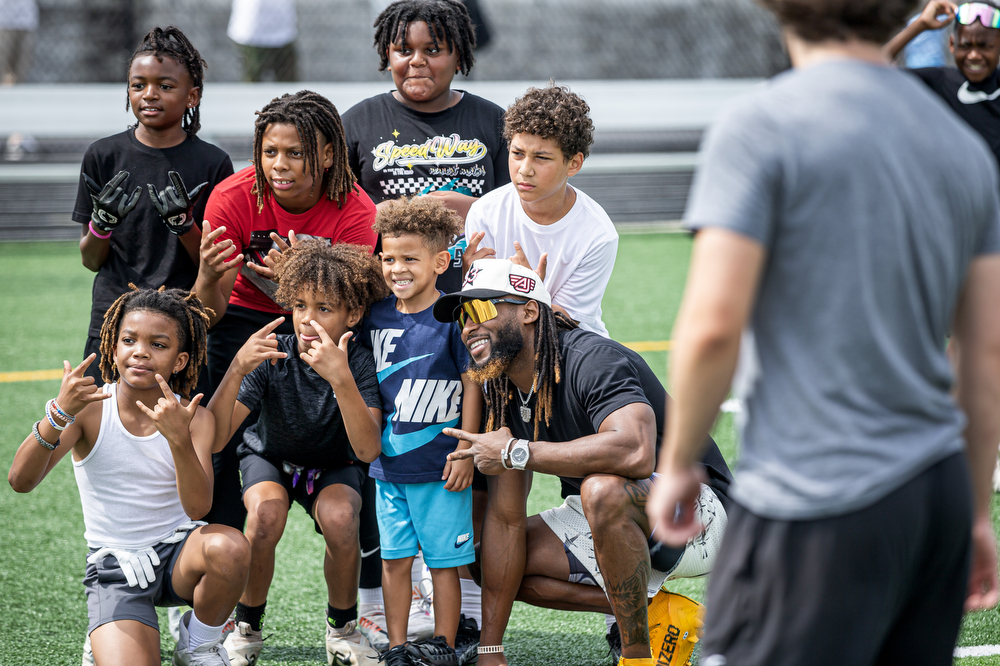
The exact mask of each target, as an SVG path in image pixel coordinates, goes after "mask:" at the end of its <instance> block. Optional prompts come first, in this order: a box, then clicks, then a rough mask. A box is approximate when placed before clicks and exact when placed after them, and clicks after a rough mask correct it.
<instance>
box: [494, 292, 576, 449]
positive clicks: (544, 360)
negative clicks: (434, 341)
mask: <svg viewBox="0 0 1000 666" xmlns="http://www.w3.org/2000/svg"><path fill="white" fill-rule="evenodd" d="M536 302H537V301H536ZM574 328H579V326H577V324H576V322H575V321H573V320H572V319H570V318H569V317H567V316H566V315H564V314H563V313H561V312H554V311H553V310H552V308H550V307H549V306H548V305H545V304H544V303H538V321H537V322H536V323H535V375H534V377H535V378H534V381H533V382H532V386H531V389H532V390H533V391H535V392H536V393H537V394H538V398H537V402H536V403H535V404H536V409H535V418H534V423H535V435H534V438H535V439H538V429H539V427H540V426H541V423H542V422H543V421H544V422H545V425H546V427H548V425H549V421H550V420H551V418H552V398H553V396H554V395H555V390H556V384H559V383H560V382H561V381H562V356H561V354H560V351H559V331H571V330H573V329H574ZM514 388H515V387H514V383H513V382H512V381H510V378H509V377H508V376H507V375H506V374H503V375H500V376H499V377H497V378H496V379H489V380H487V381H486V385H485V389H486V390H485V391H484V393H485V395H486V432H493V431H494V430H499V429H500V428H502V427H504V426H505V425H507V406H508V405H510V404H513V403H514Z"/></svg>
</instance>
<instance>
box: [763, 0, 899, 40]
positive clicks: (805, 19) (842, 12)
mask: <svg viewBox="0 0 1000 666" xmlns="http://www.w3.org/2000/svg"><path fill="white" fill-rule="evenodd" d="M759 2H760V4H761V5H763V6H764V7H765V8H767V9H769V10H770V11H771V12H773V13H774V15H775V16H776V17H777V18H778V22H779V23H781V25H783V26H785V27H786V28H789V29H790V30H792V32H794V33H795V34H796V35H798V36H799V37H801V38H802V39H804V40H806V41H807V42H822V41H826V40H831V39H832V40H837V41H847V40H849V39H858V40H861V41H864V42H874V43H876V44H884V43H885V42H887V41H889V39H890V38H891V37H892V36H893V35H894V34H896V32H897V31H898V30H899V29H900V28H901V27H902V26H903V24H904V23H906V19H907V17H908V16H910V15H911V14H912V13H913V11H914V9H916V8H917V5H918V4H919V2H918V0H759Z"/></svg>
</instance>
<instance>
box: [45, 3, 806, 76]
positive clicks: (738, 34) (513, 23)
mask: <svg viewBox="0 0 1000 666" xmlns="http://www.w3.org/2000/svg"><path fill="white" fill-rule="evenodd" d="M480 4H481V6H482V8H483V11H484V13H486V15H487V18H488V19H489V21H490V27H491V30H492V34H493V40H492V42H491V43H490V45H489V46H488V48H486V49H484V50H483V51H481V52H480V53H479V54H478V62H477V64H476V67H475V69H474V70H473V78H475V79H479V80H512V79H513V80H526V79H543V80H544V79H547V78H549V77H554V78H557V79H644V78H702V77H737V78H753V77H763V76H770V75H772V74H774V73H776V72H778V71H780V70H782V69H784V67H785V66H786V62H787V60H786V57H785V55H784V53H783V51H782V48H781V45H780V43H779V37H778V30H777V26H776V25H775V23H774V21H773V20H772V18H771V17H770V15H769V14H768V13H767V12H765V11H764V10H762V9H761V8H760V7H758V6H757V5H756V4H755V2H754V1H753V0H480ZM297 6H298V23H299V35H300V36H299V40H298V53H299V75H300V78H301V79H302V80H304V81H377V80H382V79H384V80H385V81H386V83H387V84H390V79H389V78H388V76H387V75H385V74H380V73H379V72H378V71H377V67H378V59H377V57H376V55H375V52H374V50H373V49H372V38H373V30H372V27H371V24H372V20H373V15H372V8H371V5H370V0H298V5H297ZM39 7H40V16H41V20H40V23H41V25H40V28H39V30H38V33H37V34H36V38H35V48H34V54H33V63H32V66H31V69H30V70H29V75H28V82H73V83H85V82H96V81H115V80H123V79H124V76H125V71H124V70H125V66H126V63H127V62H128V58H129V56H130V55H131V52H132V50H133V49H134V48H135V46H136V44H137V43H138V40H139V39H140V38H141V36H142V35H143V34H144V33H145V31H146V30H148V29H149V28H150V27H152V26H153V25H168V24H171V23H173V24H175V25H177V26H179V27H180V28H181V29H182V30H184V31H185V33H186V34H187V35H188V36H189V37H190V38H191V40H192V42H193V43H194V44H195V46H197V47H198V49H199V51H201V53H202V55H203V56H204V58H205V60H207V61H208V63H209V72H208V79H209V80H210V81H237V80H239V78H240V62H239V57H238V53H237V51H236V49H235V47H234V46H233V44H232V42H230V41H229V39H228V38H227V37H226V26H227V23H228V20H229V8H230V0H39ZM390 85H391V84H390Z"/></svg>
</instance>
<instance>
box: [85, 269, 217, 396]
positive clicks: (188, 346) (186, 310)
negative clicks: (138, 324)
mask: <svg viewBox="0 0 1000 666" xmlns="http://www.w3.org/2000/svg"><path fill="white" fill-rule="evenodd" d="M129 287H130V288H131V291H127V292H125V293H124V294H122V295H121V296H119V297H118V300H116V301H115V302H114V303H113V304H112V305H111V307H110V308H108V311H107V312H106V313H105V315H104V324H103V325H102V326H101V376H102V377H103V379H104V381H105V382H107V383H109V384H110V383H113V382H116V381H118V368H117V367H116V366H115V346H116V345H117V343H118V335H119V333H120V332H121V327H122V322H123V321H124V320H125V316H126V315H127V314H129V313H130V312H140V311H144V312H155V313H156V314H160V315H163V316H164V317H167V318H168V319H172V320H174V322H176V324H177V337H178V340H179V345H178V347H179V349H180V351H182V352H187V353H188V363H187V366H185V368H184V369H183V370H182V371H181V372H178V373H175V374H174V375H173V376H171V377H170V379H169V381H168V383H169V384H170V390H171V391H174V392H175V393H180V394H181V395H182V396H184V397H185V398H189V397H190V394H191V389H193V388H194V387H195V385H196V384H197V383H198V375H199V374H200V373H201V368H202V366H203V365H205V362H206V359H207V357H208V321H209V319H208V317H209V312H211V309H209V308H206V307H205V306H204V305H203V304H202V302H201V300H200V299H199V298H198V297H197V296H196V295H195V294H194V293H193V292H188V291H184V290H183V289H166V288H164V287H160V288H159V289H139V288H138V287H136V286H135V285H134V284H129ZM213 314H214V313H213Z"/></svg>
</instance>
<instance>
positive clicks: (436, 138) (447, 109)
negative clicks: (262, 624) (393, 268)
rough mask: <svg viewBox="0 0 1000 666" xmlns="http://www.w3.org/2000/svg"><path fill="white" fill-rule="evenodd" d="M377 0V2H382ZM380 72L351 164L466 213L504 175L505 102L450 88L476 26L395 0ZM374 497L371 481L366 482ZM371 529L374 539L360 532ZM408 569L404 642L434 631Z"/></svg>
mask: <svg viewBox="0 0 1000 666" xmlns="http://www.w3.org/2000/svg"><path fill="white" fill-rule="evenodd" d="M383 6H384V5H383ZM374 46H375V51H376V52H377V53H378V56H379V71H385V70H389V72H390V73H391V74H392V80H393V83H394V84H395V90H392V91H390V92H386V93H383V94H380V95H376V96H374V97H371V98H369V99H366V100H364V101H362V102H360V103H358V104H356V105H355V106H353V107H352V108H351V109H349V110H348V111H347V112H346V113H345V114H344V129H345V131H346V132H347V146H348V152H349V160H350V165H351V170H352V171H353V172H354V174H355V176H357V178H358V181H359V183H360V184H361V187H362V188H364V190H365V191H366V192H367V193H368V194H369V196H371V198H372V200H373V201H375V202H376V203H378V204H379V205H380V206H381V205H383V204H382V202H386V201H390V200H393V199H398V198H400V197H414V196H419V195H424V196H427V197H432V198H436V199H439V200H441V201H443V202H444V203H445V204H446V205H447V206H448V207H449V208H451V209H452V210H455V211H456V212H458V213H459V215H461V216H462V219H465V215H466V213H467V212H468V210H469V206H471V205H472V202H473V201H475V200H476V199H477V198H478V197H481V196H482V195H484V194H486V193H487V192H490V191H492V190H494V189H495V188H497V187H500V186H502V185H504V184H506V183H508V182H510V177H509V176H508V175H507V146H506V143H505V142H504V139H503V135H502V129H503V109H502V108H501V107H499V106H497V105H496V104H494V103H493V102H490V101H488V100H486V99H483V98H482V97H479V96H477V95H473V94H472V93H469V92H466V91H464V90H458V89H453V88H452V82H453V81H454V78H455V76H456V75H457V74H459V73H461V74H463V75H466V76H467V75H468V74H469V73H470V72H471V71H472V66H473V64H474V62H475V53H474V51H475V49H476V29H475V25H474V24H473V22H472V20H471V18H470V16H469V12H468V10H467V9H466V6H465V4H464V3H462V2H460V1H459V0H398V1H397V2H393V3H392V4H389V6H388V7H385V8H384V10H383V11H381V12H380V13H379V15H378V18H377V19H376V21H375V42H374ZM465 248H466V238H465V234H464V233H462V231H459V234H458V235H457V236H456V237H455V238H454V239H453V240H452V241H451V242H450V246H449V248H448V251H449V253H450V254H451V264H450V265H449V266H448V269H447V270H445V272H444V273H442V274H441V275H440V276H438V279H437V286H438V288H439V289H441V290H443V291H445V292H451V291H456V290H458V289H460V288H461V287H462V255H463V253H464V252H465ZM473 490H474V497H475V498H476V499H475V503H476V506H477V507H478V508H479V514H477V515H481V512H482V509H483V507H485V495H486V492H485V491H486V482H485V479H483V478H482V475H481V474H478V473H477V475H476V478H474V479H473ZM366 493H367V494H366V499H367V498H369V497H370V498H374V495H375V491H374V484H373V483H369V485H368V486H366ZM371 504H372V502H370V501H366V503H365V508H364V509H363V510H362V539H363V540H365V545H364V552H365V557H364V561H363V563H362V567H361V603H362V606H361V608H362V620H361V628H362V631H364V632H365V635H366V636H368V637H369V639H370V640H372V642H373V643H374V644H377V645H379V646H381V647H383V648H385V647H387V646H388V636H387V634H386V632H385V616H384V614H383V612H382V611H383V599H382V592H381V587H380V586H381V572H382V565H381V563H380V560H379V550H378V534H377V529H376V528H377V525H376V520H375V518H374V512H373V511H370V510H369V506H370V505H371ZM371 536H374V539H369V538H368V537H371ZM419 560H420V556H417V558H416V560H415V563H414V568H415V573H414V597H413V608H412V609H411V615H410V620H409V623H408V627H409V633H408V635H409V637H410V638H411V639H418V638H427V637H429V636H432V635H433V634H432V633H431V632H433V627H434V622H433V619H432V618H431V617H430V614H429V613H428V612H427V610H426V607H427V602H428V601H429V599H428V598H427V596H426V593H427V591H428V590H427V587H428V586H427V585H426V582H427V581H426V578H423V584H421V578H422V576H423V574H422V568H423V566H422V564H421V563H420V561H419ZM462 580H463V581H464V582H463V583H462V590H463V595H462V596H463V604H462V613H463V615H464V616H465V617H464V618H463V620H462V624H461V625H460V627H461V628H460V630H461V633H462V635H463V636H468V637H469V640H474V638H475V634H476V633H477V631H478V630H477V628H476V626H475V625H476V621H477V620H481V619H482V617H481V616H480V614H479V610H478V608H479V606H480V599H479V588H478V587H476V585H475V584H474V583H473V582H472V581H471V580H468V579H465V578H463V579H462Z"/></svg>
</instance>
